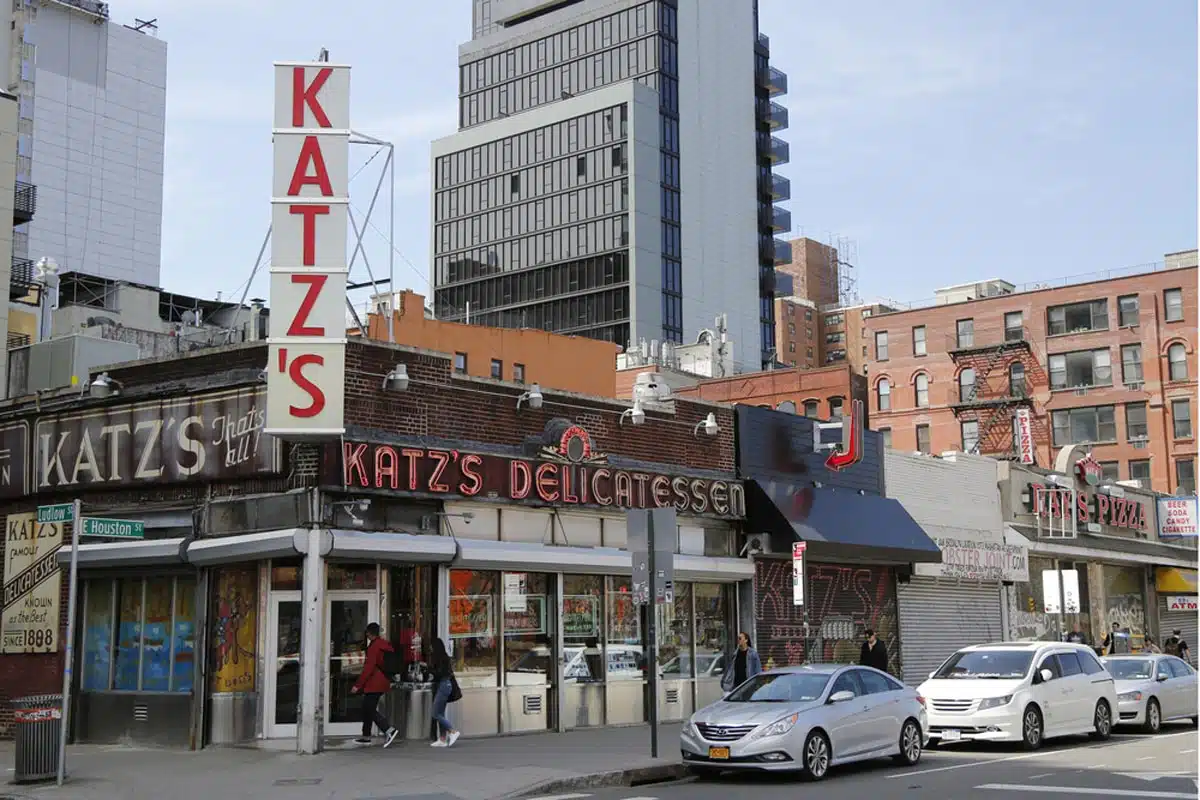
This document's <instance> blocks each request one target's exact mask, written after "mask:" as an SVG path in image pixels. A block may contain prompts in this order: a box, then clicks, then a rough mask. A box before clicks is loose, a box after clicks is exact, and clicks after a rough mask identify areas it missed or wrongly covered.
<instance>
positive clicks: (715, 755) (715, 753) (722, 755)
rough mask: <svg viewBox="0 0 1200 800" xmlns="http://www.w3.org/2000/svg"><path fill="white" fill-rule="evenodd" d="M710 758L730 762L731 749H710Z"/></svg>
mask: <svg viewBox="0 0 1200 800" xmlns="http://www.w3.org/2000/svg"><path fill="white" fill-rule="evenodd" d="M708 757H709V758H711V759H713V760H715V761H728V760H729V748H728V747H710V748H708Z"/></svg>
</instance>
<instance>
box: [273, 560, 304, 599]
mask: <svg viewBox="0 0 1200 800" xmlns="http://www.w3.org/2000/svg"><path fill="white" fill-rule="evenodd" d="M301 569H302V567H301V565H300V564H299V563H286V562H283V563H281V562H278V561H272V562H271V591H275V592H298V591H300V585H301V580H302V576H301Z"/></svg>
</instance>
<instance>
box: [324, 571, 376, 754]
mask: <svg viewBox="0 0 1200 800" xmlns="http://www.w3.org/2000/svg"><path fill="white" fill-rule="evenodd" d="M377 585H378V584H377ZM356 601H357V602H365V603H366V604H367V620H368V622H375V621H378V619H379V590H378V589H328V590H326V592H325V609H324V615H325V624H324V626H323V633H322V636H321V641H322V642H323V644H322V647H321V650H322V654H321V655H322V661H323V663H324V666H323V667H322V668H321V669H322V672H321V675H322V680H324V682H325V692H324V694H325V697H324V700H323V703H324V709H323V711H322V714H323V717H322V718H323V719H324V721H325V735H326V736H359V735H361V734H362V722H361V721H358V720H355V721H354V722H330V721H329V700H330V698H331V697H332V696H333V690H332V684H331V677H332V676H331V675H330V673H329V662H330V660H331V659H332V657H333V656H332V653H330V650H329V646H330V641H329V634H330V629H331V627H332V625H333V614H332V610H333V604H334V603H336V602H356Z"/></svg>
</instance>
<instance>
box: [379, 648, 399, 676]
mask: <svg viewBox="0 0 1200 800" xmlns="http://www.w3.org/2000/svg"><path fill="white" fill-rule="evenodd" d="M379 669H380V670H382V671H383V674H384V675H387V676H388V677H389V678H392V679H395V678H396V677H397V676H399V675H400V673H402V672H404V662H403V660H402V659H401V658H400V653H398V652H396V651H395V650H384V651H383V654H382V657H381V658H380V659H379Z"/></svg>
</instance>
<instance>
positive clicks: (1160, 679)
mask: <svg viewBox="0 0 1200 800" xmlns="http://www.w3.org/2000/svg"><path fill="white" fill-rule="evenodd" d="M1155 680H1156V681H1158V682H1159V683H1162V682H1163V681H1165V680H1167V676H1166V675H1163V674H1162V673H1161V672H1160V673H1158V675H1157V677H1155Z"/></svg>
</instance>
